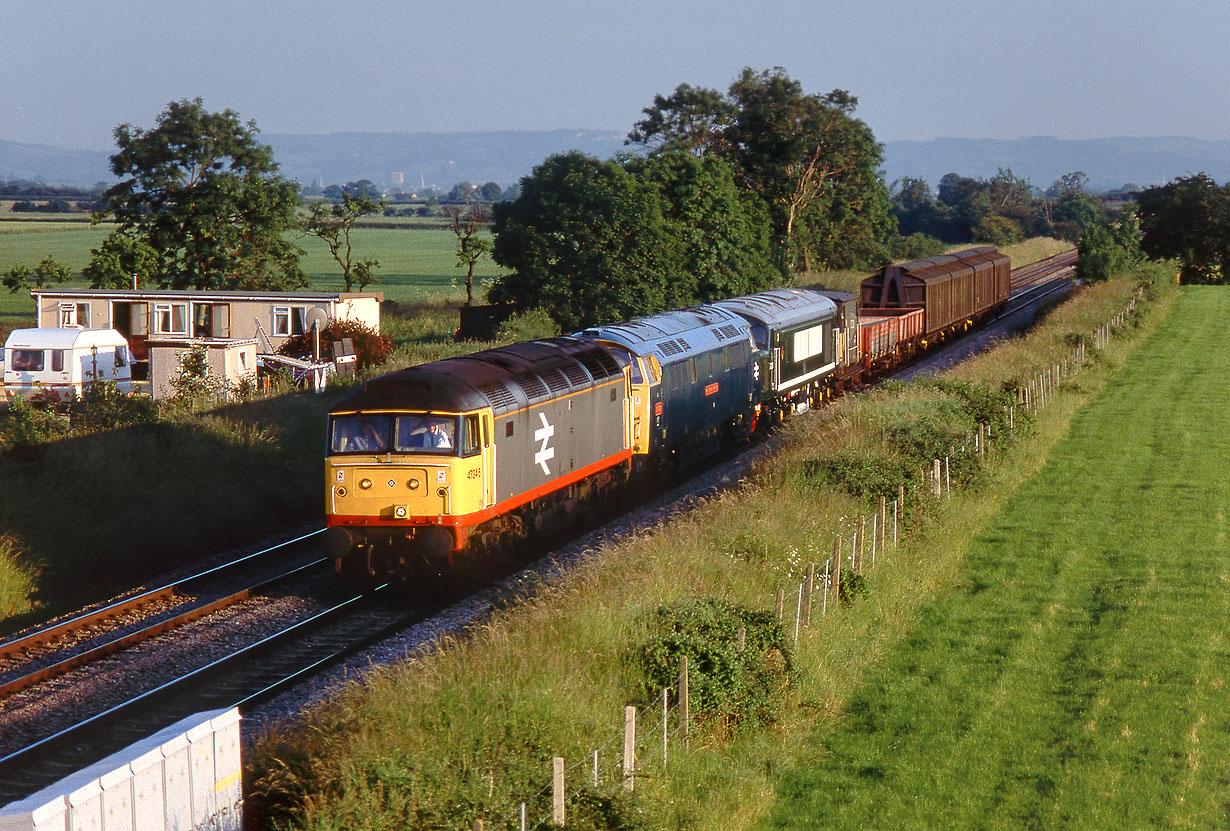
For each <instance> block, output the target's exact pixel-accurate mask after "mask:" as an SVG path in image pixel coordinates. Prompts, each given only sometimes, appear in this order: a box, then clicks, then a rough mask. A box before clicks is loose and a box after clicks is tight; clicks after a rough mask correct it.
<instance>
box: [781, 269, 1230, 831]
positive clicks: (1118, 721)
mask: <svg viewBox="0 0 1230 831" xmlns="http://www.w3.org/2000/svg"><path fill="white" fill-rule="evenodd" d="M1225 301H1226V293H1225V289H1223V288H1220V287H1216V288H1210V287H1188V288H1186V289H1184V290H1183V292H1182V294H1181V296H1180V297H1179V298H1178V300H1177V302H1176V304H1175V308H1174V310H1173V312H1172V313H1171V314H1170V315H1169V316H1168V317H1167V318H1166V320H1165V321H1164V322H1163V323H1162V324H1161V325H1160V327H1159V328H1158V330H1157V331H1156V332H1155V333H1154V334H1153V335H1152V337H1151V339H1150V341H1149V343H1148V344H1146V345H1145V346H1144V347H1143V348H1141V349H1140V350H1138V351H1136V352H1135V353H1133V355H1132V356H1131V357H1130V358H1129V359H1128V360H1127V362H1126V364H1125V365H1124V367H1123V369H1122V371H1120V372H1118V373H1116V374H1115V375H1114V377H1113V378H1111V379H1110V381H1109V382H1108V383H1107V385H1106V387H1105V389H1104V390H1102V391H1101V392H1100V394H1099V395H1098V396H1097V398H1096V399H1095V400H1094V401H1093V402H1091V403H1090V404H1089V405H1088V406H1086V407H1084V408H1083V409H1081V410H1080V411H1079V412H1078V413H1076V415H1075V416H1074V417H1073V419H1072V425H1071V429H1070V431H1069V432H1068V433H1067V435H1065V436H1064V437H1063V439H1062V440H1060V441H1059V442H1058V443H1057V444H1056V445H1055V448H1054V450H1053V451H1052V452H1051V453H1050V454H1049V456H1048V459H1047V462H1046V464H1045V466H1044V467H1043V468H1042V470H1041V471H1040V472H1039V473H1038V474H1037V475H1036V476H1033V477H1031V478H1030V479H1029V480H1028V481H1026V482H1024V483H1023V484H1022V485H1021V486H1020V488H1019V490H1017V492H1016V493H1015V495H1014V496H1013V498H1012V499H1011V500H1010V501H1009V503H1008V504H1007V505H1006V506H1005V509H1004V510H1003V511H1002V512H1000V513H998V514H997V515H996V516H995V517H994V518H993V519H992V521H991V522H990V523H989V524H988V525H987V527H986V528H985V529H983V530H982V531H981V532H980V533H979V534H978V536H977V538H976V539H975V540H974V541H973V543H972V544H971V545H970V546H969V550H968V552H966V553H965V554H964V556H963V557H962V558H961V564H960V567H959V568H958V569H957V570H956V571H954V572H953V579H954V581H955V584H954V587H953V591H951V592H948V593H946V594H945V595H944V596H943V597H942V598H941V599H940V600H939V601H938V602H936V603H935V604H933V605H931V606H929V607H928V608H927V609H926V610H925V611H924V612H923V614H922V615H921V618H920V621H919V624H918V625H917V626H916V627H913V628H912V629H911V631H910V632H909V634H908V636H907V637H906V638H905V639H904V640H902V641H901V642H900V643H899V644H898V645H897V646H896V647H894V648H893V649H892V650H891V652H889V653H888V654H887V655H886V656H885V658H884V659H883V660H882V661H879V662H877V663H876V665H874V666H873V667H871V668H870V671H869V673H868V677H867V678H866V680H865V681H864V682H863V683H862V684H861V685H860V686H859V688H858V689H857V690H856V691H855V692H854V694H853V695H852V697H851V699H850V700H849V702H848V704H847V705H846V707H845V708H844V714H843V715H842V717H841V718H840V719H837V720H836V723H835V724H829V725H826V726H825V728H824V729H821V730H818V731H816V732H815V733H814V734H813V735H812V736H811V737H810V738H809V740H808V742H807V745H806V750H805V751H804V752H803V753H801V754H800V758H799V759H798V760H796V762H795V764H794V765H793V766H792V768H791V770H790V771H789V772H788V773H786V774H785V775H784V776H783V777H782V778H781V780H780V784H779V787H778V798H777V801H776V804H775V805H774V808H773V811H772V817H771V819H770V820H769V821H768V822H766V823H764V826H763V827H771V828H799V827H810V826H812V825H813V824H814V822H815V818H817V817H824V825H825V827H828V828H868V827H903V828H935V827H941V826H942V827H945V828H988V827H990V828H1052V827H1055V828H1112V827H1113V828H1173V827H1214V826H1218V825H1220V824H1222V823H1224V822H1225V820H1226V804H1225V782H1226V781H1227V779H1228V777H1230V763H1227V759H1230V733H1228V732H1227V731H1226V729H1225V725H1224V719H1225V714H1226V713H1227V712H1230V693H1228V692H1227V690H1226V679H1227V676H1226V666H1225V660H1224V657H1225V653H1226V636H1225V627H1224V625H1223V624H1224V621H1225V619H1226V616H1227V613H1228V612H1230V594H1228V593H1227V591H1226V584H1227V582H1228V581H1230V573H1228V571H1227V565H1226V564H1227V560H1228V556H1227V555H1230V542H1228V541H1227V536H1226V524H1227V519H1226V517H1227V513H1228V511H1230V479H1228V478H1227V476H1226V474H1225V459H1226V458H1227V457H1228V456H1230V439H1228V438H1227V436H1226V434H1225V432H1224V431H1222V430H1219V429H1210V428H1211V426H1212V425H1214V424H1216V423H1218V422H1219V421H1220V420H1221V415H1222V414H1223V413H1225V412H1226V410H1227V408H1228V407H1230V394H1227V392H1226V389H1225V385H1224V383H1223V382H1222V379H1223V378H1224V377H1225V375H1226V374H1227V372H1230V354H1228V353H1226V351H1225V350H1224V349H1222V348H1220V347H1221V343H1220V341H1221V335H1220V333H1221V332H1223V331H1225V329H1226V328H1227V326H1230V306H1227V304H1226V302H1225Z"/></svg>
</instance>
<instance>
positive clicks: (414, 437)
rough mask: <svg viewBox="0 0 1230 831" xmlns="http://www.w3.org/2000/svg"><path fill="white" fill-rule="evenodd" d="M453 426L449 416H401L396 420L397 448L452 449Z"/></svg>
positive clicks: (452, 420)
mask: <svg viewBox="0 0 1230 831" xmlns="http://www.w3.org/2000/svg"><path fill="white" fill-rule="evenodd" d="M455 428H456V424H455V421H454V419H451V418H441V417H439V416H423V417H422V418H411V417H407V416H402V417H401V418H399V419H398V420H397V449H398V450H417V449H426V450H452V449H453V430H454V429H455Z"/></svg>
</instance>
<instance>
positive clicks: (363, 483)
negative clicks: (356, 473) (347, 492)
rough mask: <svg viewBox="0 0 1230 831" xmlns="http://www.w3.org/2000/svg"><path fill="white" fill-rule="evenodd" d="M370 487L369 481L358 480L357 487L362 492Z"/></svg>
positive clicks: (370, 481)
mask: <svg viewBox="0 0 1230 831" xmlns="http://www.w3.org/2000/svg"><path fill="white" fill-rule="evenodd" d="M371 486H372V480H371V479H360V480H359V487H360V488H362V489H363V490H367V489H368V488H370V487H371Z"/></svg>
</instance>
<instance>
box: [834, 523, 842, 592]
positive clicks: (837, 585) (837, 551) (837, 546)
mask: <svg viewBox="0 0 1230 831" xmlns="http://www.w3.org/2000/svg"><path fill="white" fill-rule="evenodd" d="M833 591H834V594H833V602H834V603H839V602H841V536H840V535H838V537H837V539H836V540H835V541H834V542H833Z"/></svg>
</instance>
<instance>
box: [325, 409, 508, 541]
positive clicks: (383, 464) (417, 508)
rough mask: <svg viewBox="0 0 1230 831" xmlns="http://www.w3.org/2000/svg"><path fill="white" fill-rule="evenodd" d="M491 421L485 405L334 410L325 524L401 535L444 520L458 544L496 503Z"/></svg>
mask: <svg viewBox="0 0 1230 831" xmlns="http://www.w3.org/2000/svg"><path fill="white" fill-rule="evenodd" d="M491 423H492V422H491V412H490V410H488V411H486V412H478V413H456V414H454V413H405V412H387V413H373V412H363V413H340V414H334V415H333V416H332V418H331V421H330V454H329V456H328V457H327V458H326V460H325V477H326V481H325V486H326V494H325V500H326V514H327V517H326V524H327V525H329V526H344V527H348V528H351V529H353V530H354V531H356V532H359V531H361V530H362V529H364V528H369V529H375V528H384V529H387V532H390V533H394V534H396V533H397V531H398V529H404V531H405V533H406V535H407V536H413V532H414V529H415V528H416V527H421V526H431V525H435V526H445V527H448V528H450V529H452V530H453V531H454V534H453V536H454V546H456V545H459V544H460V543H461V542H463V541H464V537H465V529H466V528H468V527H469V526H472V525H474V524H476V523H477V522H479V521H481V518H482V517H483V515H484V512H485V511H486V510H487V509H488V508H490V507H491V505H492V504H493V501H494V499H493V497H494V494H493V490H494V467H493V465H494V453H493V451H492V448H491V446H490V436H491V428H490V425H491ZM484 428H485V429H484Z"/></svg>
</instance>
